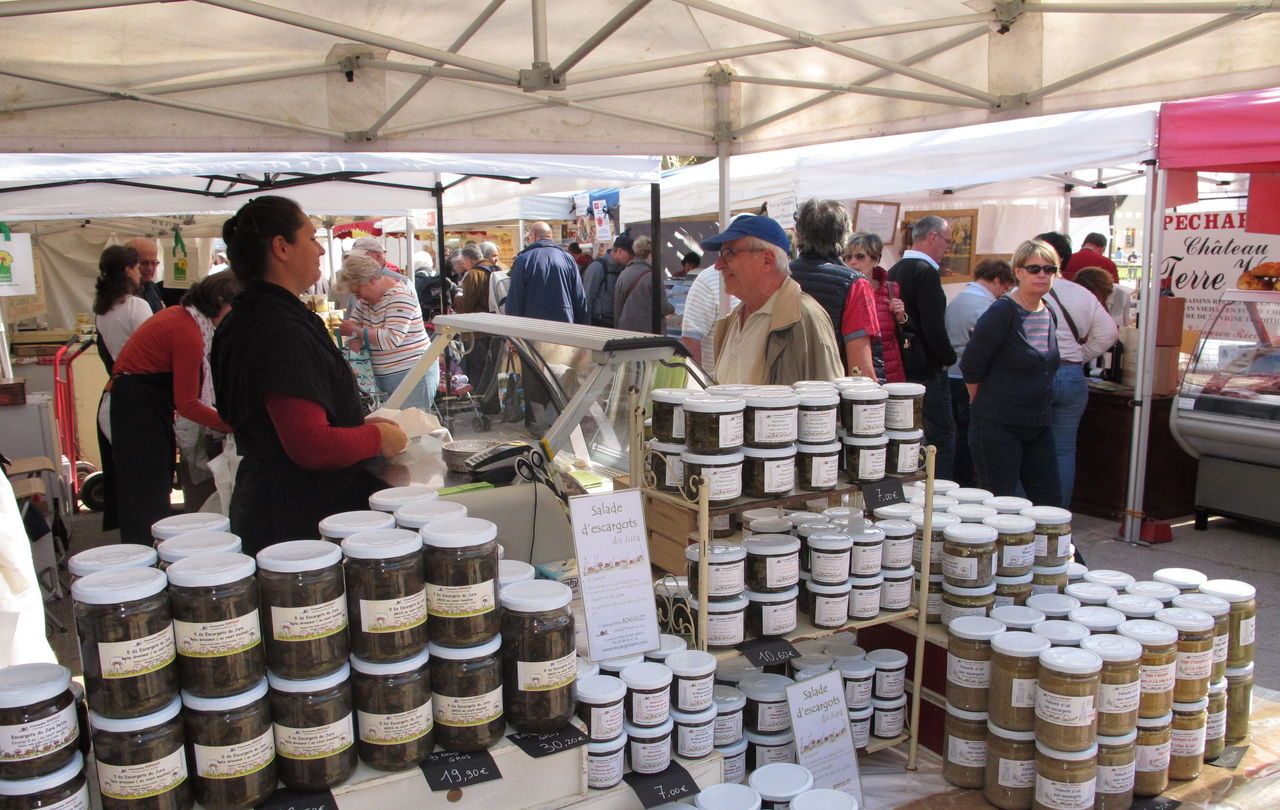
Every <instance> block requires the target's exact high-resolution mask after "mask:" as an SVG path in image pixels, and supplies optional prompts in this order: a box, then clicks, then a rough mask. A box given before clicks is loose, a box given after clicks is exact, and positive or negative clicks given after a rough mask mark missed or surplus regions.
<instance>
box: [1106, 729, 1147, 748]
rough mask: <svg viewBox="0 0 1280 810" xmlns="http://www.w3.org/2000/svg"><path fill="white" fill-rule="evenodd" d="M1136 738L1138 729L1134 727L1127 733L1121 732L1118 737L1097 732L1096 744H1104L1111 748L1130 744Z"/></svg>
mask: <svg viewBox="0 0 1280 810" xmlns="http://www.w3.org/2000/svg"><path fill="white" fill-rule="evenodd" d="M1137 739H1138V730H1137V729H1136V728H1135V729H1133V730H1132V731H1130V732H1129V733H1127V734H1121V735H1119V736H1118V737H1108V736H1107V735H1105V734H1099V735H1098V736H1097V740H1098V745H1100V746H1102V745H1106V746H1110V747H1112V748H1118V747H1123V746H1126V745H1132V744H1133V743H1134V741H1135V740H1137Z"/></svg>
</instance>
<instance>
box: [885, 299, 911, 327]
mask: <svg viewBox="0 0 1280 810" xmlns="http://www.w3.org/2000/svg"><path fill="white" fill-rule="evenodd" d="M889 312H891V313H892V314H893V319H894V320H895V321H897V322H898V323H906V322H907V307H906V305H904V304H903V303H902V299H901V298H892V299H890V300H889Z"/></svg>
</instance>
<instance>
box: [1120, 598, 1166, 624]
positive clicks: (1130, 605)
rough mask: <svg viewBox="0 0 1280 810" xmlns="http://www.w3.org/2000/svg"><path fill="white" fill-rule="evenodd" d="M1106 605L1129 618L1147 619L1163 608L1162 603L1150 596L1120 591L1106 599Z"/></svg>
mask: <svg viewBox="0 0 1280 810" xmlns="http://www.w3.org/2000/svg"><path fill="white" fill-rule="evenodd" d="M1107 607H1109V608H1113V609H1115V610H1118V611H1120V612H1121V613H1123V614H1124V615H1126V616H1128V617H1129V618H1130V619H1149V618H1151V617H1152V616H1154V615H1156V611H1158V610H1161V609H1163V608H1164V603H1163V602H1161V601H1160V600H1159V599H1152V598H1151V597H1150V596H1141V595H1139V594H1136V593H1121V594H1117V595H1115V596H1113V597H1111V598H1110V599H1108V600H1107Z"/></svg>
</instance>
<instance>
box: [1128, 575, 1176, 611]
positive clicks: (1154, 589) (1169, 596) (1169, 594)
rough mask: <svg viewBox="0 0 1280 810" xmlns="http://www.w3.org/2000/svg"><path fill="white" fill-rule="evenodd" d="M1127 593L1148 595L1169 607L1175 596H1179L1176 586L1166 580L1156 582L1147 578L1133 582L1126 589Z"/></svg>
mask: <svg viewBox="0 0 1280 810" xmlns="http://www.w3.org/2000/svg"><path fill="white" fill-rule="evenodd" d="M1124 592H1125V593H1129V594H1133V595H1135V596H1146V597H1150V598H1151V599H1155V600H1156V601H1158V602H1159V603H1160V604H1161V606H1163V607H1169V606H1170V605H1172V604H1173V597H1175V596H1177V595H1178V593H1179V591H1178V589H1177V588H1175V587H1174V586H1172V585H1170V584H1168V583H1165V582H1155V581H1152V580H1146V581H1141V582H1132V583H1130V584H1129V586H1128V587H1126V588H1125V589H1124Z"/></svg>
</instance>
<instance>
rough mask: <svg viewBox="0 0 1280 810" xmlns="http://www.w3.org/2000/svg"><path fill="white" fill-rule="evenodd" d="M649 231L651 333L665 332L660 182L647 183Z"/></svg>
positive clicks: (659, 333)
mask: <svg viewBox="0 0 1280 810" xmlns="http://www.w3.org/2000/svg"><path fill="white" fill-rule="evenodd" d="M649 232H650V233H651V234H652V243H651V244H652V247H653V253H651V254H650V255H649V265H650V272H651V274H652V275H653V285H652V287H653V289H651V290H650V293H651V297H650V303H649V306H651V307H652V308H653V309H652V312H653V324H652V325H653V333H654V334H655V335H662V334H666V331H667V330H666V329H663V328H662V324H663V321H664V320H665V316H666V313H664V312H663V311H662V184H661V183H650V184H649Z"/></svg>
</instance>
